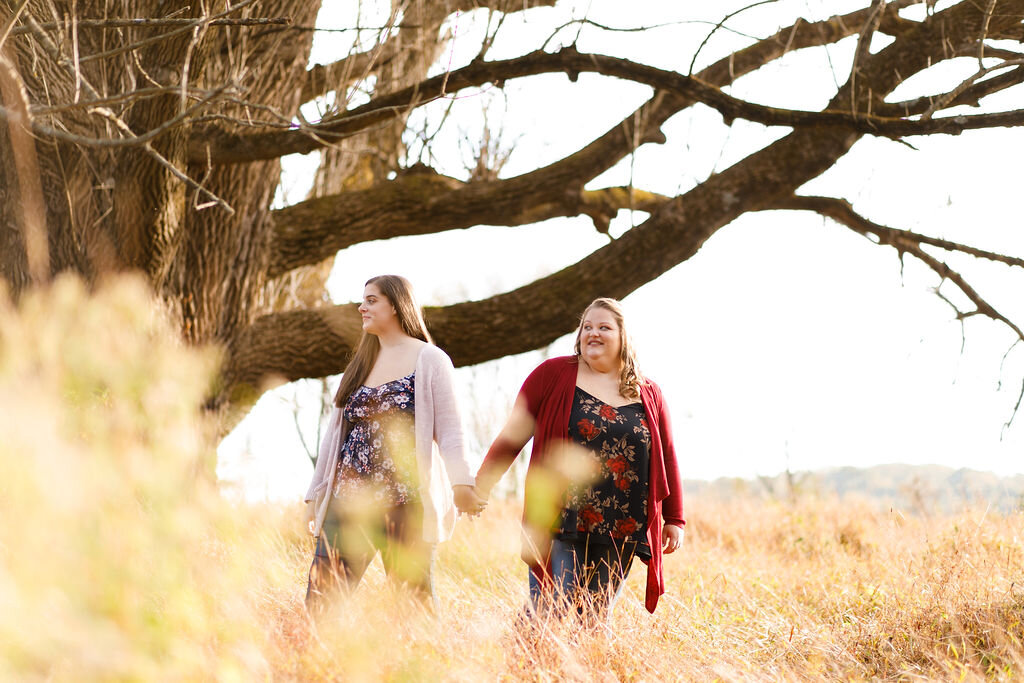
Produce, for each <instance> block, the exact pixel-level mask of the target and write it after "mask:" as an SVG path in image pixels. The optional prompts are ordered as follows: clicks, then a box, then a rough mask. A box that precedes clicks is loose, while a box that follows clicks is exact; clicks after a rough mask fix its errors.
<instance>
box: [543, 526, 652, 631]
mask: <svg viewBox="0 0 1024 683" xmlns="http://www.w3.org/2000/svg"><path fill="white" fill-rule="evenodd" d="M635 554H636V543H633V542H628V543H625V544H612V543H592V542H589V541H588V540H587V539H583V540H572V541H569V540H565V541H563V540H559V539H557V538H556V539H554V540H553V541H552V542H551V576H552V581H553V583H552V585H551V586H550V588H546V587H545V586H543V585H542V584H541V581H540V580H539V578H538V577H537V576H536V575H535V574H534V573H533V572H532V571H531V572H530V604H531V606H532V607H533V611H534V613H535V614H537V613H542V612H546V611H547V610H548V609H550V608H552V607H554V608H556V609H561V610H564V609H567V608H568V607H570V606H572V607H575V609H576V612H577V613H578V614H580V615H584V614H587V613H590V614H593V615H595V616H599V617H603V616H605V615H607V614H608V613H609V612H610V611H611V608H612V606H613V605H614V604H615V601H616V600H617V599H618V597H619V594H620V593H621V592H622V584H623V582H624V581H625V580H626V577H627V576H629V568H630V566H631V565H632V563H633V556H634V555H635Z"/></svg>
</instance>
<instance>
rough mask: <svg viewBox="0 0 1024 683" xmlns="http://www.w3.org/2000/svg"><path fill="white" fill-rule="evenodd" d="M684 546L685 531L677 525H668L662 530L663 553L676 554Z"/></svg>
mask: <svg viewBox="0 0 1024 683" xmlns="http://www.w3.org/2000/svg"><path fill="white" fill-rule="evenodd" d="M681 545H683V529H682V527H678V526H676V525H675V524H666V525H665V526H664V528H663V529H662V530H661V551H662V552H663V553H665V554H666V555H669V554H671V553H674V552H675V551H677V550H679V547H680V546H681Z"/></svg>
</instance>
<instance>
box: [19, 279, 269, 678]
mask: <svg viewBox="0 0 1024 683" xmlns="http://www.w3.org/2000/svg"><path fill="white" fill-rule="evenodd" d="M158 310H159V308H158V306H157V304H156V302H155V301H154V300H153V299H152V298H151V296H150V295H149V293H148V292H147V290H146V287H145V285H144V284H143V283H142V282H141V281H140V280H138V279H135V278H131V277H126V278H122V279H118V280H116V281H112V282H109V283H107V284H105V285H104V286H102V287H100V289H99V290H98V291H96V292H94V293H92V294H90V293H88V292H87V291H86V289H85V288H84V286H83V285H82V284H81V283H80V282H79V281H78V280H75V279H73V278H70V277H65V278H60V279H58V280H57V281H56V282H55V283H54V284H53V285H52V286H51V287H49V288H48V289H46V290H45V291H39V292H34V293H30V294H28V295H27V296H25V297H24V298H23V299H22V300H21V301H20V302H19V304H18V306H17V307H15V306H14V305H13V304H12V303H11V302H10V301H9V300H8V299H7V298H6V297H3V296H0V406H2V410H0V434H2V435H3V436H2V438H0V679H4V680H9V679H11V678H15V679H18V680H32V679H38V680H43V679H46V680H83V679H86V680H88V679H110V678H130V679H139V680H156V679H167V678H186V679H187V678H208V677H215V678H226V679H231V678H237V679H240V680H241V679H245V680H249V679H251V676H252V675H253V674H257V673H260V672H265V671H266V663H265V661H264V658H263V656H262V654H261V651H260V650H261V629H260V628H259V623H258V619H257V618H256V614H255V613H254V611H253V605H252V601H251V600H249V599H248V598H247V597H246V591H247V589H248V587H247V586H246V583H245V582H246V579H247V577H248V576H250V575H251V573H252V568H251V567H249V566H246V564H245V560H246V556H245V554H243V553H232V552H219V549H221V548H222V547H223V546H224V544H225V543H227V542H230V540H231V539H232V538H234V537H238V536H239V535H240V534H241V532H242V531H243V530H242V529H241V528H239V525H240V523H241V519H240V518H239V517H238V516H237V515H235V514H233V513H232V511H231V509H230V508H229V507H228V506H227V505H226V504H225V503H224V502H223V501H222V499H221V497H220V496H219V494H218V493H217V491H216V487H215V483H214V482H213V481H212V480H211V477H209V476H207V475H206V474H205V472H206V471H207V470H206V467H207V465H208V463H209V461H210V458H211V455H212V453H213V450H212V449H213V447H214V445H213V442H212V441H211V440H210V438H209V435H210V432H209V431H208V430H207V429H206V428H205V425H204V423H203V421H202V419H201V417H200V413H199V410H198V406H199V405H200V404H201V401H202V398H203V396H204V392H205V390H206V389H207V388H208V386H209V382H210V381H211V376H212V372H213V370H214V368H215V363H216V357H215V355H214V354H213V353H212V352H209V351H206V352H203V351H196V350H194V349H188V348H185V347H184V346H181V345H179V344H176V343H175V342H174V341H173V340H174V339H175V338H176V335H175V334H173V333H172V332H171V328H170V327H169V326H168V325H166V324H165V321H164V320H163V319H162V318H161V316H160V314H159V312H158Z"/></svg>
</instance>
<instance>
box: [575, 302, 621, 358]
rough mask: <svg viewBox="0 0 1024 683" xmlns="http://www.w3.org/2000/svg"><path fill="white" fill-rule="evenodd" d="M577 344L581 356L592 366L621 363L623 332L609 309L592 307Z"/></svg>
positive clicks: (581, 326)
mask: <svg viewBox="0 0 1024 683" xmlns="http://www.w3.org/2000/svg"><path fill="white" fill-rule="evenodd" d="M576 344H577V348H579V352H580V355H581V356H583V358H584V359H586V360H587V362H588V363H591V365H593V364H594V363H595V362H596V363H597V364H599V365H605V366H607V365H619V364H620V363H621V353H622V330H621V329H619V324H618V323H617V322H616V320H615V316H614V315H613V314H612V312H611V311H609V310H608V309H607V308H602V307H600V306H592V307H591V308H590V310H588V311H587V312H586V313H585V314H584V316H583V322H582V323H580V329H579V334H578V335H577V337H576Z"/></svg>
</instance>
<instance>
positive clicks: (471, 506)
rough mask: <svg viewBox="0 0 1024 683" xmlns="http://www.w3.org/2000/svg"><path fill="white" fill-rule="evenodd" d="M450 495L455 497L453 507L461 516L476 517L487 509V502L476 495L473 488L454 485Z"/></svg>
mask: <svg viewBox="0 0 1024 683" xmlns="http://www.w3.org/2000/svg"><path fill="white" fill-rule="evenodd" d="M452 493H453V494H454V495H455V507H457V508H458V509H459V512H460V513H462V514H466V515H470V516H472V517H476V516H477V515H479V514H480V513H481V512H483V511H484V508H486V507H487V500H486V499H485V498H482V497H481V496H480V495H479V493H477V490H476V487H475V486H469V485H466V484H456V485H455V486H453V487H452Z"/></svg>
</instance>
